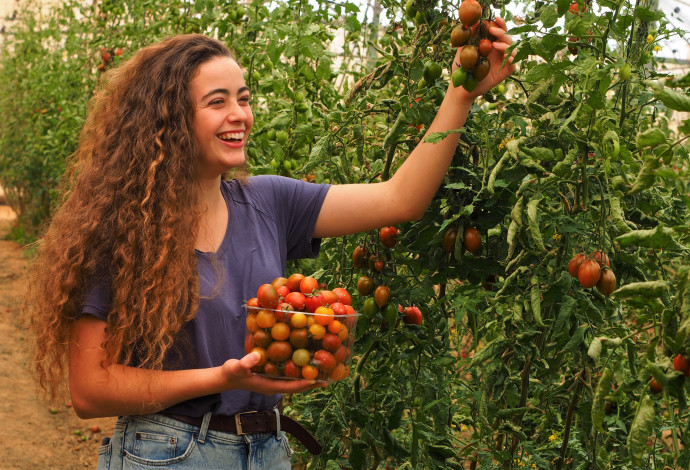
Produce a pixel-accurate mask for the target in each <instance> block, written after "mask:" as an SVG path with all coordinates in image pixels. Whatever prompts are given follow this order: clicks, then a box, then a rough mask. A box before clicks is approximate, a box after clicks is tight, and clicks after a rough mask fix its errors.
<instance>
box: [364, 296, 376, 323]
mask: <svg viewBox="0 0 690 470" xmlns="http://www.w3.org/2000/svg"><path fill="white" fill-rule="evenodd" d="M378 311H379V307H378V305H376V301H375V300H374V298H373V297H367V298H366V299H365V300H364V306H363V307H362V313H363V314H364V316H365V317H367V318H373V317H374V315H376V313H377V312H378Z"/></svg>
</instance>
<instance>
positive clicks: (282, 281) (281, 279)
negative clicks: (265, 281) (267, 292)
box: [271, 277, 287, 289]
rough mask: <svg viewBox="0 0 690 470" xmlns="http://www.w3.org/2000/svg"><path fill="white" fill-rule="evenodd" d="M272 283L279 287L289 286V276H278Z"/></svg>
mask: <svg viewBox="0 0 690 470" xmlns="http://www.w3.org/2000/svg"><path fill="white" fill-rule="evenodd" d="M271 285H272V286H273V287H275V288H276V289H278V288H279V287H283V286H287V278H285V277H277V278H275V279H273V281H272V282H271Z"/></svg>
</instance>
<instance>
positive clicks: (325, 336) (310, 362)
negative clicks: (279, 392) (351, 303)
mask: <svg viewBox="0 0 690 470" xmlns="http://www.w3.org/2000/svg"><path fill="white" fill-rule="evenodd" d="M245 308H246V310H247V333H246V336H245V342H244V349H245V351H246V352H247V354H249V353H250V352H252V351H257V352H258V353H259V354H261V357H262V359H261V361H260V362H259V364H258V365H257V366H255V367H254V368H253V369H252V371H253V372H254V373H255V374H257V375H263V376H266V377H271V378H277V379H288V380H290V379H292V380H295V379H309V380H322V381H327V382H334V381H338V380H343V379H345V378H346V377H348V376H349V375H350V361H351V359H352V346H353V344H354V342H355V329H356V326H357V319H358V318H359V314H358V313H351V314H347V315H335V314H334V313H333V310H331V309H330V308H327V307H319V308H317V309H316V310H315V311H314V313H311V312H297V311H291V310H271V309H265V308H261V307H251V306H247V305H245Z"/></svg>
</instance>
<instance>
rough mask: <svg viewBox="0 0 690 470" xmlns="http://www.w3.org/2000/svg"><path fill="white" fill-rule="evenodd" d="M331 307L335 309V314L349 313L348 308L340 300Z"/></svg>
mask: <svg viewBox="0 0 690 470" xmlns="http://www.w3.org/2000/svg"><path fill="white" fill-rule="evenodd" d="M329 307H331V310H333V314H334V315H347V308H346V307H345V305H343V304H341V303H340V302H336V303H334V304H331V305H329Z"/></svg>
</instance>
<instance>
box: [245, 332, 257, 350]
mask: <svg viewBox="0 0 690 470" xmlns="http://www.w3.org/2000/svg"><path fill="white" fill-rule="evenodd" d="M254 346H255V345H254V335H252V334H249V333H247V334H246V335H244V352H245V353H246V354H249V353H250V352H252V349H253V348H254Z"/></svg>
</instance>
